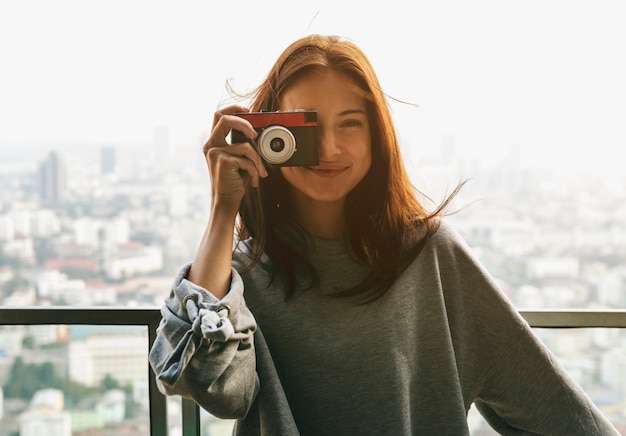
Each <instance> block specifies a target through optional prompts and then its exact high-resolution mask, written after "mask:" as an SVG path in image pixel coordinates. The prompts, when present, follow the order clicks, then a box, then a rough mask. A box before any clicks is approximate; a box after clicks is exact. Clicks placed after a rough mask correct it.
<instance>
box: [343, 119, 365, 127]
mask: <svg viewBox="0 0 626 436" xmlns="http://www.w3.org/2000/svg"><path fill="white" fill-rule="evenodd" d="M362 125H363V122H362V121H361V120H356V119H350V120H346V121H344V122H343V123H341V127H359V126H362Z"/></svg>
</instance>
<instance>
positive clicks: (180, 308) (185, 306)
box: [150, 265, 259, 418]
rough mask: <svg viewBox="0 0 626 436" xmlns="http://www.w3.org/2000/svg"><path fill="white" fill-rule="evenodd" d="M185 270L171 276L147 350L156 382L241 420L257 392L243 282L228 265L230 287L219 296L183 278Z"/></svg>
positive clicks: (163, 388) (165, 390) (252, 329)
mask: <svg viewBox="0 0 626 436" xmlns="http://www.w3.org/2000/svg"><path fill="white" fill-rule="evenodd" d="M189 268H190V265H186V266H185V267H183V268H182V269H181V270H180V271H179V273H178V275H177V276H176V278H175V280H174V284H173V287H172V290H171V292H170V294H169V296H168V298H167V299H166V300H165V304H164V306H163V307H162V309H161V315H162V320H161V323H160V325H159V327H158V331H157V337H156V339H155V341H154V344H153V345H152V348H151V349H150V365H151V366H152V369H153V371H154V372H155V374H156V379H157V385H158V387H159V389H160V390H161V392H163V393H164V394H167V395H181V396H183V397H187V398H191V399H193V400H194V401H196V402H197V403H198V404H199V405H200V406H201V407H203V408H204V409H206V410H207V411H208V412H210V413H211V414H213V415H215V416H217V417H220V418H242V417H244V416H245V415H246V413H247V412H248V410H249V409H250V407H251V406H252V404H253V403H254V400H255V398H256V395H257V393H258V390H259V379H258V375H257V372H256V357H255V351H254V337H253V336H254V332H255V331H256V321H255V319H254V316H253V315H252V313H251V312H250V310H249V309H248V307H247V306H246V303H245V300H244V297H243V291H244V285H243V281H242V279H241V276H240V275H239V273H238V272H237V271H236V270H235V269H233V270H232V278H231V286H230V290H229V292H228V294H227V295H226V296H225V297H224V298H223V299H221V300H218V299H217V298H216V297H215V296H213V295H212V294H211V293H210V292H208V291H207V290H206V289H204V288H202V287H200V286H197V285H195V284H194V283H192V282H190V281H189V280H187V279H186V277H187V274H188V272H189Z"/></svg>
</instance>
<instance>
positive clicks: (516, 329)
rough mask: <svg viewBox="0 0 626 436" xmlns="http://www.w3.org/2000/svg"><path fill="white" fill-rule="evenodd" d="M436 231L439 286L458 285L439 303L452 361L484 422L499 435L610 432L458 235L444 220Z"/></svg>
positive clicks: (571, 435) (613, 432)
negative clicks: (451, 337)
mask: <svg viewBox="0 0 626 436" xmlns="http://www.w3.org/2000/svg"><path fill="white" fill-rule="evenodd" d="M441 233H442V234H443V235H440V236H444V237H443V238H439V242H440V244H439V247H438V248H439V251H440V252H439V256H440V257H439V261H440V265H439V267H440V268H441V271H442V281H443V286H444V288H447V289H455V290H457V291H455V292H454V293H453V294H450V293H448V297H449V298H448V301H447V302H446V303H447V306H448V307H447V308H448V312H449V313H451V314H453V316H452V317H451V319H450V325H451V328H452V329H453V330H454V331H455V344H456V345H455V346H456V347H457V352H458V354H457V364H458V365H460V366H461V367H462V368H463V371H461V372H462V373H463V374H470V375H472V377H471V378H472V380H471V381H466V385H468V386H473V388H472V389H471V391H472V393H471V395H472V400H473V401H474V403H475V405H476V408H477V409H478V410H479V411H480V413H481V414H482V415H483V416H484V417H485V419H486V420H487V421H488V422H489V424H490V425H491V426H492V427H493V428H494V429H496V430H497V431H498V432H499V433H500V434H504V435H517V434H533V435H554V436H558V435H562V436H574V435H580V436H583V435H585V436H591V435H594V436H605V435H617V434H618V433H617V431H616V430H615V428H614V427H613V426H612V425H611V424H610V423H609V422H608V420H607V419H606V418H605V417H604V416H603V415H602V414H601V412H600V411H599V410H598V409H597V408H596V406H595V405H594V404H593V403H592V402H591V400H590V399H589V398H588V396H587V395H586V394H585V392H583V390H582V389H581V388H580V386H579V385H578V384H577V383H576V382H574V380H573V379H572V378H571V377H570V376H569V375H568V374H567V372H566V371H565V370H564V368H563V367H562V366H561V365H560V364H559V362H558V361H557V360H556V358H555V356H554V355H553V354H552V353H551V351H550V350H549V349H548V348H547V347H546V346H545V345H544V344H543V343H542V342H541V340H540V339H539V338H538V337H537V335H536V334H535V333H534V331H533V330H532V329H531V327H530V326H529V325H528V323H527V322H526V321H525V320H524V319H523V318H522V317H521V315H520V314H519V312H518V311H517V309H515V307H513V305H512V304H511V303H510V301H509V300H508V298H507V297H506V296H505V295H504V293H503V292H502V291H501V290H500V289H499V287H498V285H497V284H496V282H495V281H494V280H493V278H492V277H491V276H490V275H489V273H488V272H487V271H486V269H485V268H484V267H483V266H482V264H481V263H480V262H479V261H478V260H477V259H476V258H475V257H474V255H473V254H472V253H471V250H470V248H469V246H467V244H466V243H465V241H464V240H463V239H462V238H461V237H460V235H458V234H457V233H456V232H455V231H453V230H451V228H450V227H449V226H447V225H442V229H441ZM459 290H460V291H459ZM452 295H453V296H452Z"/></svg>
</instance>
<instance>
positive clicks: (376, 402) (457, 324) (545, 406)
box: [150, 221, 618, 436]
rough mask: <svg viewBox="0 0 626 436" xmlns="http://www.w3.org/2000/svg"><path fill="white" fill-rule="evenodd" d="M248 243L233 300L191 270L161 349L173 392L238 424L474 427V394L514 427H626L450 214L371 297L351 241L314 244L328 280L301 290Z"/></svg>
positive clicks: (246, 428)
mask: <svg viewBox="0 0 626 436" xmlns="http://www.w3.org/2000/svg"><path fill="white" fill-rule="evenodd" d="M249 254H250V252H249V249H248V247H247V246H246V244H240V247H239V249H238V250H237V252H236V253H235V256H234V260H233V271H232V281H231V289H230V292H229V293H228V295H226V297H224V298H223V299H222V300H221V301H218V300H217V299H216V298H215V297H214V296H213V295H211V294H210V293H209V292H207V290H205V289H202V288H200V287H198V286H196V285H194V284H193V283H191V282H189V281H188V280H186V278H185V277H186V276H187V273H188V270H189V265H187V266H186V267H184V268H182V269H181V271H180V273H179V274H178V276H177V277H176V279H175V281H174V285H173V290H172V292H171V293H170V295H169V297H168V298H167V299H166V301H165V305H164V307H163V309H162V315H163V320H162V322H161V325H160V327H159V333H158V336H157V339H156V341H155V343H154V344H153V347H152V349H151V351H150V362H151V365H152V368H153V370H154V371H155V373H156V375H157V380H158V385H159V388H160V389H161V391H162V392H164V393H166V394H179V395H182V396H185V397H188V398H192V399H193V400H195V401H196V402H197V403H198V404H199V405H200V406H201V407H203V408H205V409H206V410H207V411H209V412H210V413H212V414H214V415H216V416H219V417H224V418H237V419H238V422H237V425H236V428H235V432H236V434H241V435H257V434H258V435H272V436H275V435H297V434H302V435H356V434H358V435H383V434H389V435H418V434H419V435H422V434H423V435H435V434H436V435H464V434H468V428H467V411H468V409H469V408H470V406H471V405H472V403H474V404H475V405H476V407H477V409H478V410H479V411H480V412H481V413H482V414H483V416H484V417H485V418H486V419H487V421H488V422H489V423H490V424H491V425H492V426H493V427H494V428H495V429H496V430H497V431H498V432H500V433H501V434H511V435H513V434H515V435H518V434H542V435H567V436H573V435H585V436H590V435H617V434H618V433H617V431H616V430H615V429H614V428H613V427H612V426H611V424H610V423H609V422H608V421H607V420H606V419H605V418H604V417H603V416H602V415H601V414H600V412H599V411H598V410H597V409H596V408H595V407H594V405H593V404H592V403H591V402H590V400H589V399H588V397H587V396H586V395H585V394H584V392H583V391H582V390H581V389H580V388H579V387H578V386H577V385H576V384H575V383H574V382H573V381H572V380H571V379H570V378H569V376H568V375H567V374H566V373H565V372H564V371H563V369H562V367H561V366H560V365H559V364H558V363H557V362H556V360H555V359H554V357H553V356H552V355H551V354H550V352H549V351H548V350H547V349H546V348H545V347H544V346H543V345H542V343H541V342H540V341H539V340H538V339H537V337H536V336H535V335H534V334H533V332H532V330H531V329H530V328H529V326H528V325H527V323H526V322H525V321H524V319H523V318H521V317H520V315H519V314H518V313H517V311H516V310H515V308H514V307H513V306H512V305H511V304H510V302H509V301H508V300H507V298H506V296H505V295H503V293H502V292H501V291H500V290H499V288H498V286H497V285H496V283H495V282H494V281H493V279H492V278H491V277H490V276H489V274H488V273H487V272H486V271H485V269H484V268H483V267H482V266H481V265H480V263H479V262H478V261H477V260H476V259H475V257H474V256H473V255H472V253H471V251H470V249H469V248H468V246H467V245H466V244H465V242H464V241H463V240H462V238H461V237H460V235H458V233H456V231H455V230H454V229H452V228H451V226H450V225H449V224H447V223H446V222H445V221H444V222H442V225H441V227H440V228H439V230H438V231H437V232H436V233H435V235H433V237H432V238H431V239H430V240H429V242H428V243H427V244H426V245H425V247H424V249H423V251H422V252H421V253H420V255H419V256H418V257H417V258H416V259H415V260H414V262H413V263H412V264H411V265H410V266H409V267H408V269H406V270H405V271H404V272H403V273H402V275H401V276H400V277H398V279H397V280H396V282H395V283H394V284H393V286H392V287H391V289H389V291H388V292H387V293H386V294H385V295H384V296H383V297H381V298H380V299H378V300H376V301H374V302H371V303H367V304H359V303H360V301H359V300H358V298H356V297H337V296H336V295H334V294H335V293H336V292H337V291H339V290H342V289H346V288H350V287H351V286H353V285H355V284H357V283H359V282H360V281H361V280H362V279H363V278H364V277H365V275H366V273H367V268H366V267H365V266H364V265H363V263H362V262H360V261H359V260H358V259H357V258H356V257H355V256H354V255H353V253H352V251H351V250H350V249H349V247H348V246H347V244H346V243H345V242H343V241H328V240H320V239H313V240H312V241H311V242H310V243H309V244H308V245H307V255H308V258H309V260H310V261H311V263H312V264H313V265H314V266H315V267H316V268H317V270H318V271H319V273H320V284H319V286H315V287H312V288H310V289H299V290H296V292H295V294H294V295H293V296H291V297H289V298H285V291H284V288H283V287H282V286H280V280H278V279H276V280H274V281H273V282H272V281H271V277H272V276H271V274H270V272H268V271H267V269H265V268H264V267H263V266H262V264H258V265H257V266H256V267H255V268H253V269H252V270H250V271H248V272H246V273H245V274H239V272H238V271H241V268H242V266H243V265H245V264H246V263H247V261H248V259H249ZM262 261H263V262H268V259H267V258H263V259H262ZM302 287H303V288H304V287H306V286H304V285H302Z"/></svg>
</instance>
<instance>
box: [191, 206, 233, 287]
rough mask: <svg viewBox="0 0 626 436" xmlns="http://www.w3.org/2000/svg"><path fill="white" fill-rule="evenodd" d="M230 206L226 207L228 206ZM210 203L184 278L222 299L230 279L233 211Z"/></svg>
mask: <svg viewBox="0 0 626 436" xmlns="http://www.w3.org/2000/svg"><path fill="white" fill-rule="evenodd" d="M229 209H230V210H229ZM229 209H227V208H225V207H221V206H219V205H214V207H213V208H212V211H211V218H210V220H209V224H208V225H207V228H206V230H205V232H204V235H203V236H202V239H201V241H200V244H199V246H198V250H197V252H196V256H195V258H194V260H193V263H192V265H191V269H190V271H189V277H188V280H189V281H191V282H192V283H195V284H196V285H198V286H201V287H203V288H204V289H206V290H207V291H209V292H211V294H213V295H214V296H215V297H216V298H218V299H222V298H224V296H225V295H226V294H227V293H228V289H229V287H230V280H231V264H232V257H233V237H234V225H235V217H236V213H237V212H236V211H234V212H233V208H232V207H231V208H229Z"/></svg>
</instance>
